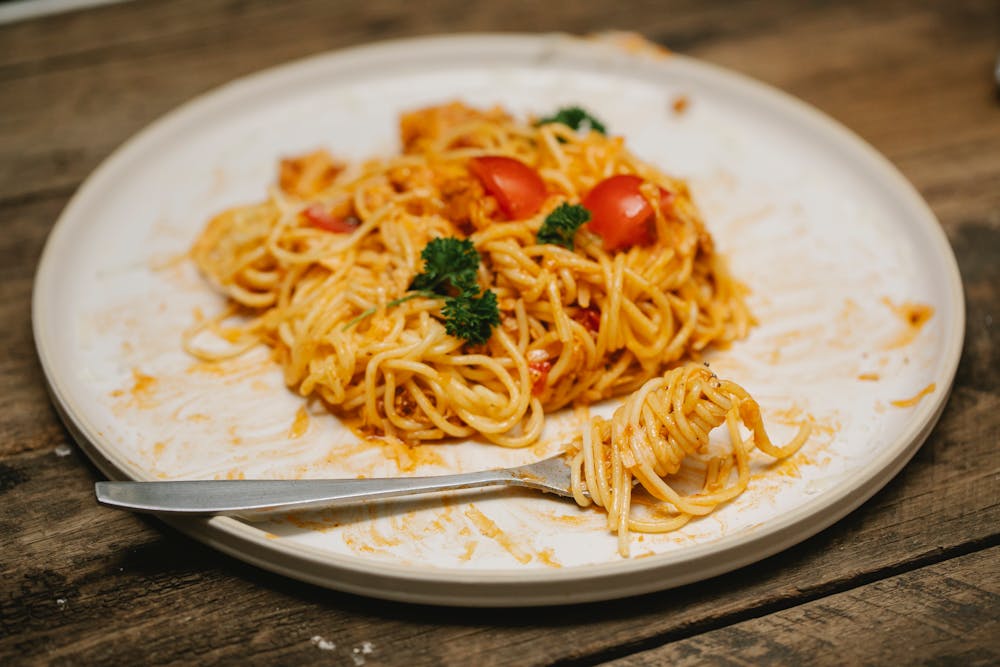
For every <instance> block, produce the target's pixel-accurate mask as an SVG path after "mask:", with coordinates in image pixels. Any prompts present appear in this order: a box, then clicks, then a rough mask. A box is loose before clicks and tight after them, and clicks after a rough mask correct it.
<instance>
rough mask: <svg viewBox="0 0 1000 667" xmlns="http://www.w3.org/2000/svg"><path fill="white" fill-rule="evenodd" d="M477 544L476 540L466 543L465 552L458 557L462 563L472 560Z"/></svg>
mask: <svg viewBox="0 0 1000 667" xmlns="http://www.w3.org/2000/svg"><path fill="white" fill-rule="evenodd" d="M478 544H479V542H477V541H476V540H469V541H468V542H466V543H465V551H464V552H463V553H462V555H461V556H459V557H458V558H459V560H464V561H467V560H470V559H471V558H472V554H473V553H475V551H476V545H478Z"/></svg>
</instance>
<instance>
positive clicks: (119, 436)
mask: <svg viewBox="0 0 1000 667" xmlns="http://www.w3.org/2000/svg"><path fill="white" fill-rule="evenodd" d="M681 97H683V98H685V99H686V100H687V101H688V107H687V109H686V110H685V111H683V112H682V113H678V112H676V111H675V110H674V108H673V107H674V102H675V100H677V99H679V98H681ZM453 99H462V100H464V101H467V102H469V103H472V104H475V105H492V104H502V105H504V106H506V107H508V108H509V109H511V110H513V111H514V112H517V113H536V114H543V113H547V112H550V111H552V110H554V109H555V108H557V107H559V106H561V105H566V104H572V103H578V104H582V105H584V106H586V107H587V108H589V109H590V110H592V111H593V112H594V113H595V114H596V115H597V116H598V117H600V118H602V119H603V120H604V121H605V122H606V124H607V125H608V126H609V127H610V128H611V129H612V131H614V132H616V133H622V134H624V135H625V136H626V137H627V140H628V142H629V145H630V146H631V147H632V148H633V149H634V150H635V151H636V152H637V153H638V154H639V155H640V156H642V157H644V158H646V159H647V160H650V161H652V162H654V163H656V164H658V165H659V166H660V167H662V168H663V169H665V170H667V171H668V172H671V173H673V174H676V175H679V176H681V177H684V178H687V179H689V181H690V183H691V185H692V188H693V191H694V194H695V198H696V201H697V202H698V203H699V204H700V206H701V208H702V210H703V213H704V214H705V217H706V219H707V221H708V224H709V227H710V230H711V232H712V233H713V234H714V236H715V239H716V242H717V245H718V247H719V248H720V249H721V250H722V252H724V253H725V254H727V255H728V256H729V257H730V260H731V264H732V267H733V270H734V271H735V273H736V275H737V276H739V277H740V278H741V279H742V280H744V281H745V282H747V283H748V284H749V285H750V287H751V288H752V290H753V294H752V297H751V306H752V308H753V310H754V312H755V314H756V315H757V317H758V319H759V320H760V326H758V327H757V328H755V329H754V330H753V333H752V335H751V336H750V337H749V338H748V339H747V340H745V341H741V342H740V343H738V344H736V345H734V346H733V347H732V348H731V349H730V350H727V351H724V352H718V353H714V354H713V355H712V356H711V357H710V359H711V361H712V364H713V367H714V369H715V370H716V371H717V372H719V373H720V374H721V375H724V376H726V377H729V378H731V379H734V380H736V381H737V382H739V383H741V384H743V385H744V386H745V387H747V389H748V390H750V391H751V393H753V394H754V395H755V396H756V397H757V398H758V400H759V401H760V403H761V404H762V405H763V407H764V411H765V419H766V420H767V422H768V424H769V426H770V428H771V431H772V435H774V436H775V437H776V439H778V440H782V439H784V438H786V437H788V436H790V435H791V433H792V432H793V431H794V427H795V424H796V423H797V422H798V421H799V420H801V419H803V418H807V417H810V418H812V419H814V420H815V422H816V424H817V426H818V428H817V429H816V434H815V436H814V437H813V438H812V439H811V440H810V442H809V443H808V444H807V445H806V447H805V448H804V449H803V450H802V451H801V452H800V453H799V454H797V455H796V456H795V457H793V458H792V459H791V460H789V461H786V462H782V463H779V464H776V465H769V463H768V461H767V459H766V457H763V456H761V457H760V459H759V460H756V461H755V464H754V465H755V469H754V479H753V482H752V486H751V489H750V490H749V491H748V492H747V493H745V494H744V495H743V496H741V497H740V498H738V499H737V500H736V501H735V502H733V503H731V504H730V505H728V506H726V507H724V508H722V509H720V510H719V511H717V512H716V513H714V514H712V515H711V516H709V517H707V518H705V519H702V520H699V521H695V522H692V523H691V524H689V525H688V526H686V527H685V528H684V529H682V530H680V531H677V532H675V533H670V534H667V535H659V536H650V535H647V536H642V537H639V536H636V537H634V539H633V542H632V555H633V557H632V558H628V559H625V558H621V557H620V556H618V555H617V554H616V552H615V537H614V536H613V535H611V534H610V533H609V532H608V530H607V529H606V526H605V519H604V517H603V515H602V514H600V513H599V512H597V511H594V510H581V509H579V508H577V507H576V506H575V505H573V504H572V503H566V502H561V501H557V500H553V499H552V498H550V497H544V496H541V495H532V494H529V493H518V492H516V491H486V492H481V493H473V494H466V495H459V496H450V497H445V498H433V499H417V500H409V501H400V502H395V503H387V504H382V505H378V506H372V507H365V508H360V509H350V510H337V511H327V512H320V513H315V514H311V515H302V516H297V517H289V518H280V519H274V520H270V521H268V522H266V523H251V522H246V521H242V520H239V519H235V518H214V519H211V520H184V521H172V523H173V524H174V525H176V526H177V527H178V528H180V529H182V530H184V531H186V532H188V533H190V534H191V535H193V536H195V537H196V538H198V539H200V540H203V541H204V542H206V543H208V544H210V545H212V546H214V547H216V548H218V549H220V550H222V551H225V552H227V553H230V554H232V555H234V556H236V557H238V558H242V559H244V560H246V561H249V562H251V563H255V564H257V565H260V566H262V567H264V568H268V569H271V570H274V571H277V572H281V573H284V574H287V575H289V576H292V577H296V578H299V579H303V580H306V581H310V582H314V583H317V584H320V585H323V586H329V587H331V588H337V589H342V590H346V591H352V592H356V593H361V594H365V595H372V596H377V597H384V598H392V599H398V600H409V601H421V602H430V603H441V604H457V605H537V604H550V603H563V602H579V601H585V600H599V599H607V598H613V597H621V596H627V595H632V594H637V593H642V592H647V591H652V590H657V589H663V588H667V587H670V586H677V585H680V584H684V583H688V582H691V581H696V580H699V579H703V578H706V577H710V576H713V575H716V574H719V573H722V572H725V571H727V570H731V569H734V568H737V567H740V566H742V565H746V564H748V563H751V562H753V561H756V560H758V559H760V558H763V557H765V556H768V555H770V554H773V553H775V552H777V551H779V550H781V549H783V548H785V547H788V546H789V545H791V544H793V543H795V542H798V541H800V540H803V539H805V538H806V537H808V536H810V535H812V534H814V533H816V532H817V531H819V530H821V529H822V528H824V527H826V526H828V525H830V524H831V523H833V522H834V521H836V520H837V519H839V518H841V517H842V516H844V515H845V514H846V513H848V512H849V511H851V510H852V509H853V508H855V507H857V506H858V505H859V504H861V503H862V502H864V501H865V500H866V499H868V498H869V497H870V496H871V495H872V494H873V493H875V491H877V490H878V489H879V488H881V487H882V486H883V485H884V484H885V483H886V482H887V481H888V480H889V479H890V478H891V477H892V476H893V475H895V474H896V473H897V472H898V471H899V469H900V468H901V467H902V466H903V465H904V464H905V463H906V461H907V460H909V458H910V457H911V456H912V455H913V453H914V452H915V451H916V449H917V448H918V447H919V445H920V444H921V442H922V441H923V440H924V438H925V437H926V436H927V434H928V433H929V431H930V429H931V427H932V425H933V424H934V422H935V420H936V418H937V417H938V415H939V413H940V411H941V409H942V407H943V405H944V402H945V398H946V396H947V393H948V390H949V388H950V386H951V382H952V378H953V376H954V373H955V368H956V366H957V363H958V358H959V353H960V348H961V341H962V336H963V322H964V313H963V301H962V291H961V283H960V279H959V275H958V271H957V268H956V264H955V261H954V258H953V256H952V253H951V250H950V248H949V246H948V244H947V241H946V240H945V237H944V235H943V233H942V232H941V229H940V227H939V226H938V223H937V221H936V220H935V219H934V217H933V215H932V214H931V212H930V211H929V210H928V208H927V207H926V205H925V204H924V203H923V201H922V200H921V199H920V197H919V196H918V195H917V194H916V193H915V192H914V190H913V189H912V187H910V185H909V184H907V183H906V181H904V180H903V179H902V178H901V177H900V175H899V174H898V173H897V172H896V171H895V170H894V169H893V168H892V167H891V166H890V165H889V164H888V163H887V162H886V161H885V160H884V159H883V158H881V157H880V156H879V155H878V154H876V153H875V152H874V151H873V150H872V149H871V148H870V147H868V146H867V145H866V144H864V143H863V142H862V141H860V140H859V139H858V138H857V137H855V136H854V135H852V134H851V133H850V132H848V131H847V130H845V129H844V128H842V127H840V126H839V125H837V124H836V123H834V122H832V121H830V120H829V119H828V118H826V117H825V116H823V115H821V114H819V113H817V112H816V111H814V110H813V109H811V108H809V107H807V106H805V105H803V104H802V103H800V102H798V101H796V100H794V99H792V98H790V97H788V96H786V95H784V94H782V93H780V92H777V91H775V90H773V89H771V88H768V87H766V86H763V85H761V84H759V83H755V82H753V81H750V80H748V79H746V78H743V77H740V76H737V75H735V74H732V73H728V72H725V71H722V70H719V69H717V68H714V67H711V66H708V65H705V64H703V63H699V62H696V61H693V60H690V59H688V58H684V57H679V56H668V55H666V54H664V53H662V52H659V51H657V50H655V49H651V48H647V47H646V45H644V43H642V42H641V41H639V40H635V39H628V38H625V39H621V38H604V39H600V40H582V39H575V38H570V37H566V36H561V35H545V36H495V35H476V36H461V37H447V38H433V39H420V40H412V41H405V42H393V43H387V44H380V45H375V46H370V47H364V48H357V49H351V50H348V51H343V52H339V53H334V54H329V55H324V56H320V57H317V58H312V59H309V60H305V61H302V62H297V63H293V64H291V65H287V66H284V67H280V68H277V69H274V70H270V71H268V72H265V73H262V74H259V75H255V76H252V77H249V78H246V79H243V80H240V81H237V82H235V83H232V84H230V85H227V86H224V87H222V88H220V89H219V90H217V91H215V92H212V93H210V94H208V95H205V96H204V97H202V98H200V99H198V100H195V101H194V102H191V103H189V104H187V105H185V106H184V107H182V108H181V109H179V110H177V111H175V112H173V113H171V114H169V115H167V116H166V117H165V118H163V119H161V120H160V121H158V122H157V123H155V124H154V125H152V126H151V127H150V128H148V129H147V130H145V131H144V132H142V133H141V134H139V135H138V136H137V137H135V138H134V139H132V140H131V141H129V142H128V143H127V144H126V145H125V146H123V147H122V148H121V149H120V150H119V151H117V152H116V153H115V154H114V155H113V156H112V157H111V158H109V159H108V160H107V161H106V162H105V163H104V164H103V165H102V166H101V167H100V168H99V169H98V170H97V171H96V172H95V173H94V174H93V175H92V176H91V177H90V178H89V179H88V180H87V182H86V183H85V184H84V185H83V187H81V188H80V191H79V192H78V193H77V195H76V196H75V197H74V198H73V200H72V202H71V203H70V205H69V206H68V207H67V208H66V210H65V212H64V213H63V215H62V217H61V219H60V220H59V222H58V223H57V225H56V226H55V228H54V229H53V231H52V234H51V237H50V238H49V241H48V245H47V246H46V249H45V253H44V256H43V258H42V261H41V264H40V266H39V269H38V274H37V278H36V284H35V293H34V304H33V307H34V311H33V317H34V328H35V337H36V341H37V345H38V351H39V356H40V357H41V360H42V365H43V367H44V369H45V373H46V377H47V379H48V382H49V384H50V387H51V391H52V394H53V396H54V399H55V402H56V404H57V406H58V407H59V409H60V410H61V412H62V413H63V415H64V417H65V419H66V421H67V424H68V425H69V427H70V428H71V430H72V431H73V432H74V435H75V436H76V437H77V438H78V440H79V442H80V444H81V446H82V447H83V448H84V449H85V451H86V452H87V453H88V454H89V455H90V456H91V457H92V458H93V459H94V460H95V462H96V463H97V464H98V465H99V466H100V467H101V469H102V470H103V471H104V472H106V473H107V474H108V475H109V476H111V477H116V478H133V479H157V478H160V479H164V478H213V477H226V476H230V477H232V476H245V477H248V478H249V477H280V478H291V477H323V476H345V475H346V476H354V475H362V474H363V475H367V476H375V475H382V476H389V475H398V474H435V473H443V472H450V471H457V470H471V469H481V468H488V467H494V466H500V465H511V464H518V463H523V462H527V461H531V460H535V459H537V458H540V457H542V456H544V455H545V454H547V453H549V452H554V451H557V450H558V449H559V448H560V442H562V441H564V440H565V439H566V438H567V437H568V435H569V434H570V433H571V432H572V431H573V430H574V428H576V422H575V421H574V419H575V418H574V416H573V415H572V414H568V415H561V416H557V417H555V418H553V419H552V420H551V423H550V425H549V428H548V430H547V435H546V437H545V439H544V440H543V441H542V442H541V443H539V444H538V445H537V446H535V447H532V448H529V449H527V450H518V451H508V450H504V449H501V448H497V447H490V446H486V445H482V444H474V443H462V444H455V443H449V444H444V445H429V446H425V447H420V448H417V449H415V450H413V451H409V450H406V449H405V448H403V449H400V450H398V451H397V450H393V449H392V448H383V447H380V446H378V445H374V444H370V443H364V442H360V441H358V439H357V438H356V437H355V436H353V435H352V434H351V432H350V431H348V430H347V429H346V428H344V427H343V426H342V425H341V424H339V423H338V422H337V420H336V419H334V418H333V417H332V416H330V415H329V414H327V413H326V412H325V411H324V410H323V409H322V408H321V406H317V405H305V403H304V402H303V401H302V399H300V398H299V397H298V396H297V395H295V394H294V393H293V392H291V391H289V390H287V389H286V388H285V387H284V385H283V384H282V381H281V373H280V371H279V370H278V369H277V368H276V367H274V366H273V365H272V364H271V363H270V362H269V361H268V359H267V355H266V352H265V351H263V350H256V351H254V352H253V353H251V354H249V355H248V356H247V357H245V358H241V359H239V360H236V361H233V362H231V363H227V364H225V365H223V367H221V368H219V367H207V366H205V365H199V364H197V363H196V362H195V360H193V359H191V358H188V357H187V356H185V354H184V353H183V352H182V350H181V347H180V337H181V332H182V330H183V329H185V328H186V327H188V326H190V325H191V323H192V322H193V321H194V317H195V315H194V312H195V311H196V309H200V310H201V311H203V312H214V311H217V310H218V309H219V308H221V307H222V303H223V302H222V299H221V298H220V297H219V296H218V295H216V294H215V293H213V292H212V290H211V289H210V288H209V287H208V286H207V284H206V283H205V282H204V281H202V280H201V278H200V277H199V276H198V274H197V272H196V271H195V270H194V268H193V267H192V266H191V264H190V262H189V261H187V260H186V259H185V258H184V253H185V252H186V250H187V249H188V248H189V247H190V244H191V242H192V240H193V239H194V238H195V236H196V235H197V233H198V231H199V230H200V229H201V227H202V225H203V224H204V223H205V221H206V220H207V219H208V218H209V217H210V216H211V215H212V214H213V213H215V212H218V211H219V210H221V209H223V208H225V207H227V206H231V205H234V204H238V203H246V202H252V201H255V200H259V199H261V198H262V197H263V196H264V193H265V190H266V188H267V186H268V185H269V184H270V183H272V182H273V180H274V176H275V169H276V163H277V161H278V159H279V158H280V157H282V156H286V155H290V154H295V153H297V152H302V151H307V150H311V149H314V148H316V147H319V146H324V147H327V148H329V149H330V150H331V151H333V152H334V154H336V155H338V156H341V157H344V158H352V159H353V158H362V157H365V156H369V155H372V154H386V153H389V152H391V151H394V150H395V149H396V119H397V116H398V114H399V112H401V111H403V110H407V109H412V108H415V107H419V106H421V105H428V104H433V103H440V102H444V101H449V100H453ZM904 302H909V303H918V304H926V305H929V306H931V307H932V308H933V309H934V316H933V318H932V319H931V320H930V322H929V323H927V324H926V325H925V326H924V327H923V328H922V329H921V330H919V332H915V333H916V335H914V336H907V333H906V332H907V331H908V327H907V324H906V323H905V322H904V321H903V318H901V317H900V316H899V314H898V313H897V312H895V311H894V310H893V309H892V308H891V307H890V306H889V305H888V304H890V303H891V304H896V305H898V304H901V303H904ZM932 383H933V385H934V388H933V390H932V391H930V392H929V393H928V394H927V395H925V396H924V397H923V398H922V400H919V401H917V402H916V403H915V405H913V406H911V407H897V406H896V405H893V403H892V402H893V401H898V400H901V399H907V398H910V397H913V396H914V395H916V394H918V392H920V390H921V389H923V388H925V387H928V386H929V385H931V384H932ZM607 408H608V406H604V409H607ZM482 517H486V518H487V519H488V521H490V522H492V523H493V524H495V526H496V527H497V529H498V531H499V532H494V531H493V530H492V529H487V530H483V527H484V526H486V525H487V524H484V522H483V520H482Z"/></svg>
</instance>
